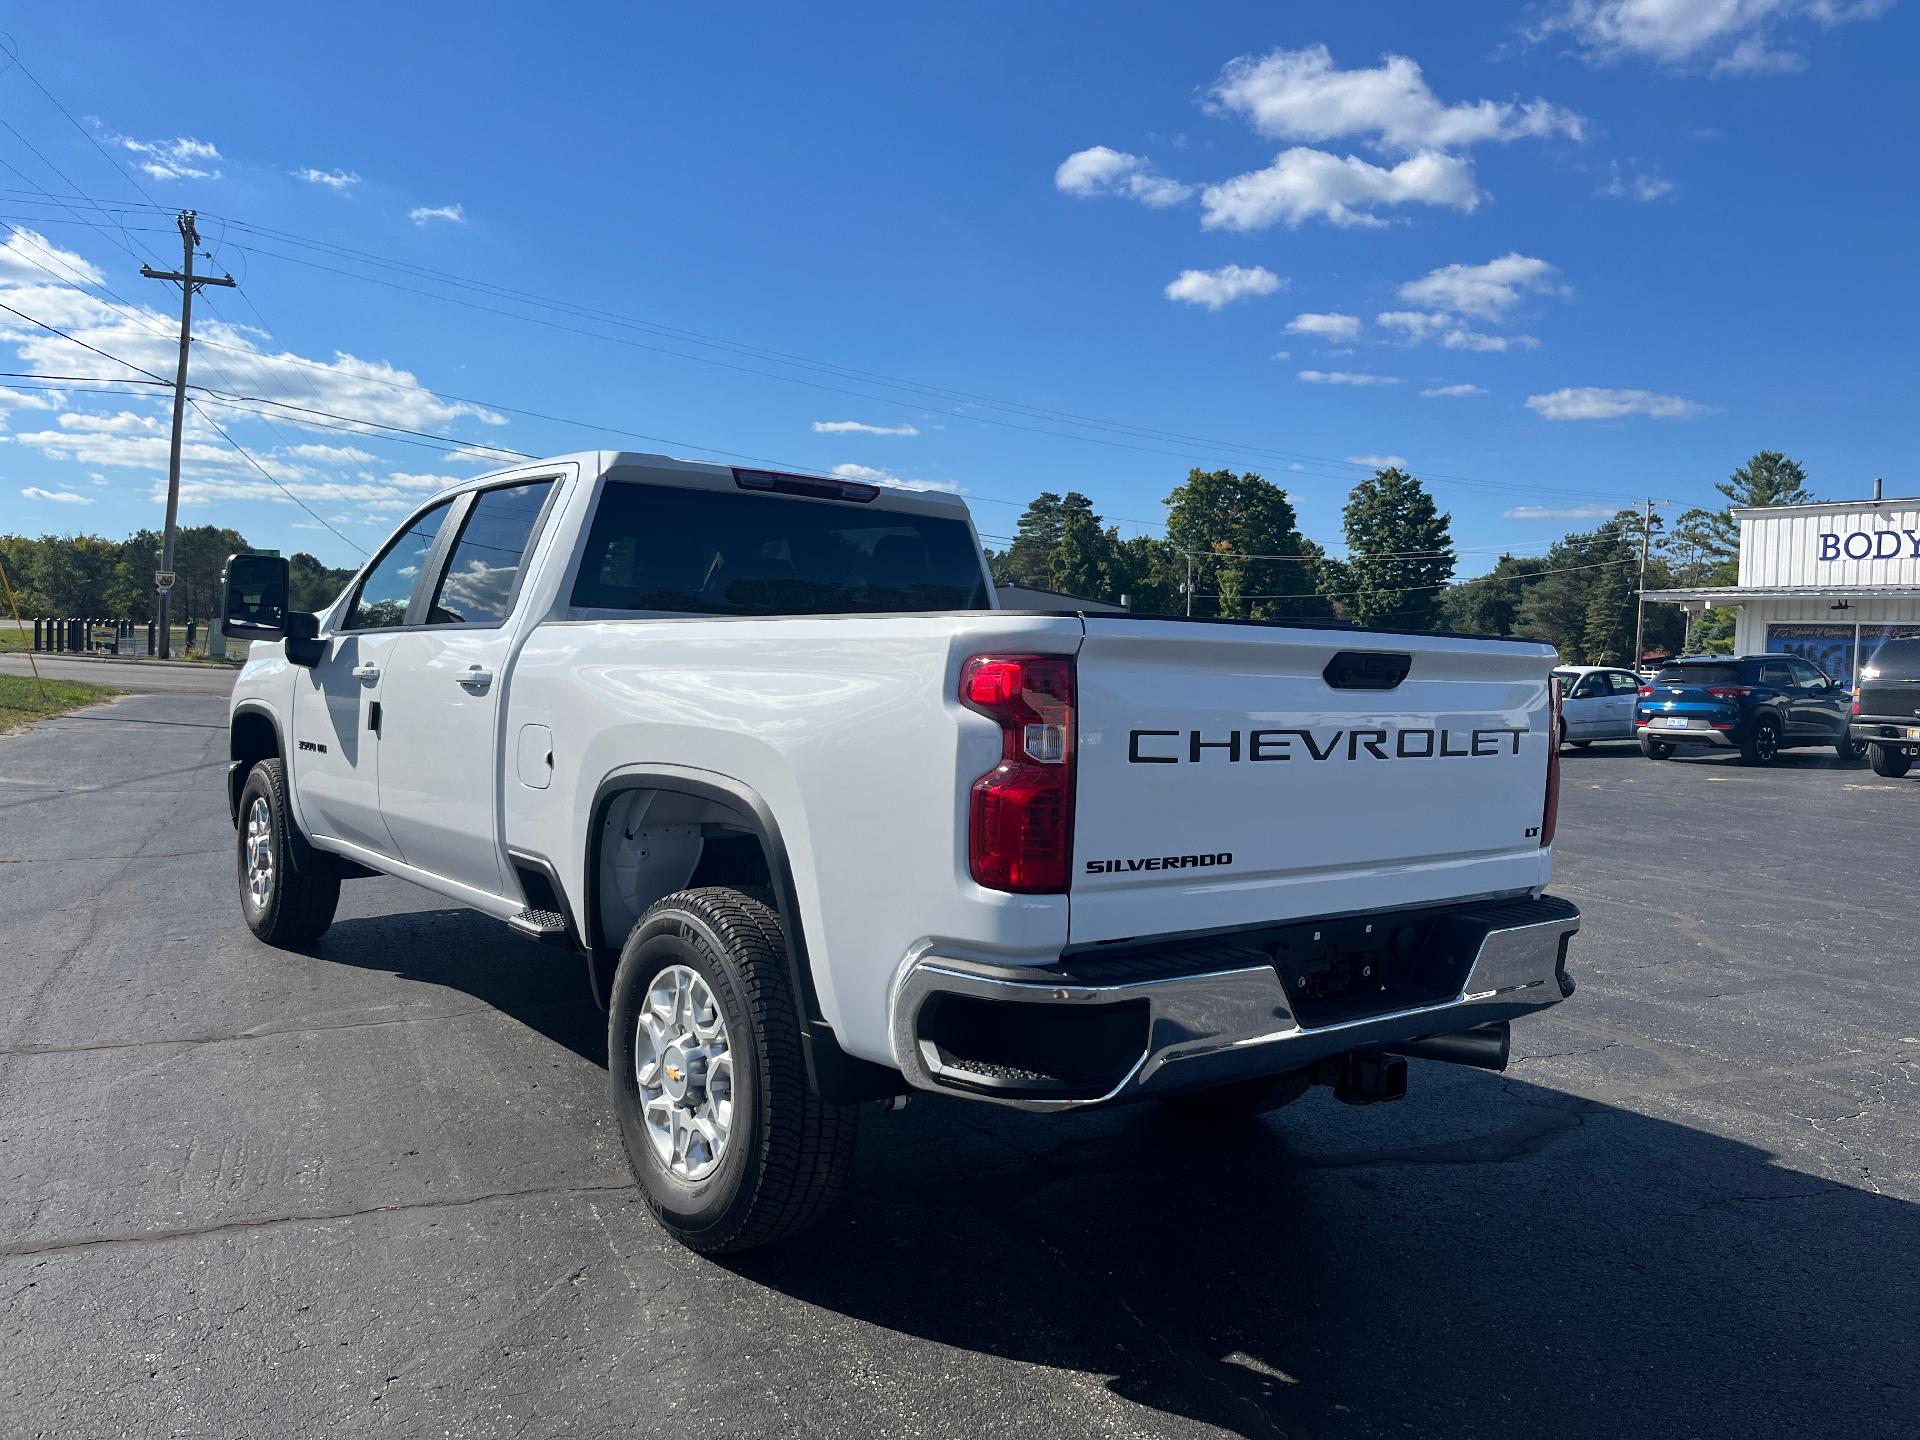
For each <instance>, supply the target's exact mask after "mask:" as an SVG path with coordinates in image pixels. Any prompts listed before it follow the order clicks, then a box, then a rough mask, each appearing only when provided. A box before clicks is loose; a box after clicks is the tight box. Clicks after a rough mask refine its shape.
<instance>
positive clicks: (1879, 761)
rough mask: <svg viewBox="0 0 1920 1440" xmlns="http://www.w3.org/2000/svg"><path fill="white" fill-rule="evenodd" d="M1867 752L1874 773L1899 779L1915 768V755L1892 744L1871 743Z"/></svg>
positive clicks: (1891, 778)
mask: <svg viewBox="0 0 1920 1440" xmlns="http://www.w3.org/2000/svg"><path fill="white" fill-rule="evenodd" d="M1867 752H1868V753H1867V758H1868V760H1869V761H1871V762H1872V765H1873V773H1874V774H1876V775H1884V776H1886V777H1887V778H1888V779H1889V780H1898V779H1899V778H1900V777H1901V776H1902V775H1904V774H1906V773H1907V771H1908V770H1910V769H1912V768H1913V756H1912V755H1910V754H1908V753H1907V752H1906V751H1905V750H1897V749H1895V748H1894V747H1893V746H1891V745H1869V746H1868V747H1867Z"/></svg>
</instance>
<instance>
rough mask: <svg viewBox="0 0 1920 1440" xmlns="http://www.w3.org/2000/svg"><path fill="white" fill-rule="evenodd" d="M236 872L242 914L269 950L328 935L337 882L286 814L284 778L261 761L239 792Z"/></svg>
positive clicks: (274, 763) (274, 765)
mask: <svg viewBox="0 0 1920 1440" xmlns="http://www.w3.org/2000/svg"><path fill="white" fill-rule="evenodd" d="M236 839H237V840H238V843H239V853H238V856H237V861H238V864H237V869H238V872H239V879H240V913H241V914H242V915H243V916H244V917H246V922H247V928H248V929H249V930H251V931H253V933H254V935H255V936H256V937H257V938H258V939H260V940H263V941H265V942H266V943H267V944H269V945H274V946H278V947H279V948H281V949H288V948H291V947H294V946H300V945H309V944H312V943H313V942H314V941H315V940H318V939H319V938H320V937H321V936H322V935H324V934H326V933H327V927H328V926H329V925H331V924H333V912H334V911H335V910H336V909H337V908H338V907H339V904H340V876H339V874H338V872H336V871H333V870H331V869H328V868H327V867H326V865H325V863H324V861H323V860H322V859H321V858H320V857H319V856H317V855H315V854H314V853H313V851H312V850H310V849H308V848H307V844H306V842H305V841H304V840H303V839H302V838H301V837H300V835H299V833H298V832H297V831H296V830H295V829H294V825H293V817H292V815H291V814H290V813H289V811H288V809H287V772H286V767H285V766H284V765H283V764H282V763H281V762H280V761H279V760H277V759H276V760H262V761H261V762H260V763H259V764H257V765H255V766H254V767H253V770H252V771H251V772H250V773H249V774H248V776H247V783H246V786H245V787H244V788H243V789H242V790H241V791H240V824H239V829H238V832H237V835H236Z"/></svg>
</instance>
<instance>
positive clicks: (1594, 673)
mask: <svg viewBox="0 0 1920 1440" xmlns="http://www.w3.org/2000/svg"><path fill="white" fill-rule="evenodd" d="M1606 693H1607V677H1606V676H1604V675H1602V674H1601V673H1600V672H1599V671H1598V670H1589V671H1588V672H1587V673H1586V674H1584V675H1582V676H1581V677H1580V683H1579V684H1577V685H1575V686H1574V687H1573V694H1572V696H1571V697H1570V698H1571V699H1574V700H1595V699H1598V698H1599V697H1600V696H1602V695H1604V694H1606Z"/></svg>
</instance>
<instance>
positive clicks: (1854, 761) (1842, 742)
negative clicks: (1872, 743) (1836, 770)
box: [1833, 735, 1867, 765]
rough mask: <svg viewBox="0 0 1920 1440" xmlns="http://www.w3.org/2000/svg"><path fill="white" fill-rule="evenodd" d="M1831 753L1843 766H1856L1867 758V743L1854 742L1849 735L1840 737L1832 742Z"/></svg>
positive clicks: (1861, 741)
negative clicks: (1837, 757) (1836, 756)
mask: <svg viewBox="0 0 1920 1440" xmlns="http://www.w3.org/2000/svg"><path fill="white" fill-rule="evenodd" d="M1833 753H1834V754H1836V755H1838V756H1839V757H1840V763H1841V764H1843V765H1858V764H1859V763H1860V762H1861V761H1862V760H1864V759H1866V758H1867V742H1866V741H1864V740H1856V739H1854V738H1853V737H1852V736H1851V735H1842V736H1841V737H1840V738H1839V739H1838V740H1836V741H1835V742H1834V745H1833Z"/></svg>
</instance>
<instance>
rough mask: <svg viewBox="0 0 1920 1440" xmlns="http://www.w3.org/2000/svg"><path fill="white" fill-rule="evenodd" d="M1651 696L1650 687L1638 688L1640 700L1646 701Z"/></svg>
mask: <svg viewBox="0 0 1920 1440" xmlns="http://www.w3.org/2000/svg"><path fill="white" fill-rule="evenodd" d="M1652 694H1653V687H1652V686H1651V685H1642V686H1641V687H1640V698H1641V699H1642V700H1645V699H1647V698H1648V697H1649V696H1651V695H1652Z"/></svg>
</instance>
